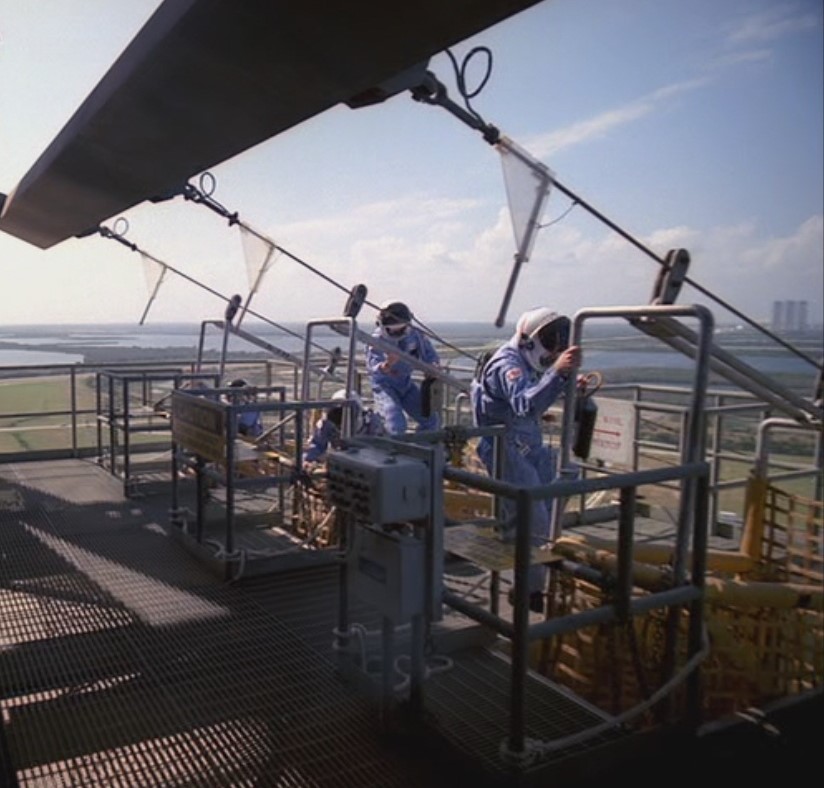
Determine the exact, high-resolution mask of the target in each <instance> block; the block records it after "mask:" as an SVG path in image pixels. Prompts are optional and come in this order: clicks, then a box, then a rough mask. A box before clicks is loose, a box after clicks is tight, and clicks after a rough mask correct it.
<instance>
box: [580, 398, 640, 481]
mask: <svg viewBox="0 0 824 788" xmlns="http://www.w3.org/2000/svg"><path fill="white" fill-rule="evenodd" d="M597 403H598V416H597V418H596V419H595V429H594V430H593V432H592V446H591V447H590V451H589V459H590V461H592V460H601V461H602V462H604V463H607V464H608V465H620V466H623V467H627V468H630V467H632V457H633V445H634V441H635V418H636V417H635V405H634V404H633V403H632V402H629V401H627V400H619V399H608V398H604V397H598V400H597Z"/></svg>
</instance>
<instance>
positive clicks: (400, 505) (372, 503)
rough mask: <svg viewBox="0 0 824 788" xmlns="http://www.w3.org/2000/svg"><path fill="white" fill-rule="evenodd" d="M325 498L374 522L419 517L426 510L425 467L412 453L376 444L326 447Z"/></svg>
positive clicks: (429, 492) (428, 499)
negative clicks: (410, 455) (327, 452)
mask: <svg viewBox="0 0 824 788" xmlns="http://www.w3.org/2000/svg"><path fill="white" fill-rule="evenodd" d="M326 465H327V473H328V481H327V495H328V498H329V502H330V503H331V504H332V505H333V506H337V507H338V509H340V510H341V511H343V512H347V513H350V514H354V515H355V516H356V517H358V518H359V519H361V520H366V521H368V522H370V523H374V524H375V525H382V524H384V523H397V522H403V521H406V520H419V519H422V518H424V517H427V516H428V515H429V513H430V508H431V502H432V490H431V485H430V479H429V467H428V466H427V464H426V463H425V462H422V461H421V460H417V459H415V458H414V457H408V456H406V455H403V454H398V453H397V452H395V451H387V450H385V449H381V448H378V447H372V446H369V447H351V448H348V449H344V450H342V451H330V452H329V454H328V457H327V464H326Z"/></svg>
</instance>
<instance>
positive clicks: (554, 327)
mask: <svg viewBox="0 0 824 788" xmlns="http://www.w3.org/2000/svg"><path fill="white" fill-rule="evenodd" d="M537 339H538V341H539V342H540V343H541V346H542V347H543V348H544V349H545V350H546V351H548V352H549V353H563V351H564V350H566V349H567V348H568V347H569V318H567V317H557V318H555V320H553V321H552V322H550V323H547V324H546V325H545V326H542V327H541V328H540V329H538V334H537Z"/></svg>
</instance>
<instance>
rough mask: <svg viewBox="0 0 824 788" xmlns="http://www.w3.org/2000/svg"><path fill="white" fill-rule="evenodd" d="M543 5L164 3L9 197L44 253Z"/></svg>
mask: <svg viewBox="0 0 824 788" xmlns="http://www.w3.org/2000/svg"><path fill="white" fill-rule="evenodd" d="M537 2H539V0H412V1H411V2H398V0H382V2H365V1H361V2H358V1H357V0H301V2H294V0H164V2H163V4H162V5H161V6H160V7H159V8H158V9H157V11H156V12H155V14H154V15H153V16H152V17H151V18H150V19H149V20H148V22H147V23H146V24H145V25H144V27H143V28H142V29H141V30H140V31H139V33H138V34H137V35H136V36H135V38H134V39H133V40H132V42H131V43H130V44H129V45H128V46H127V47H126V49H125V50H124V51H123V53H122V54H121V56H120V57H119V58H118V59H117V60H116V61H115V63H114V64H113V65H112V67H111V68H110V69H109V71H108V72H107V73H106V74H105V76H104V77H103V78H102V79H101V81H100V82H99V84H98V85H97V86H96V87H95V89H94V90H93V91H92V92H91V94H90V95H89V96H88V98H87V99H86V100H85V101H84V102H83V104H82V105H81V106H80V107H79V109H78V110H77V111H76V112H75V114H74V115H73V116H72V117H71V119H70V120H69V121H68V123H67V124H66V125H65V127H64V128H63V129H62V131H60V133H59V134H58V135H57V137H56V138H55V139H54V140H53V142H52V143H51V144H50V145H49V146H48V147H47V148H46V150H45V151H44V152H43V154H42V155H41V156H40V157H39V158H38V159H37V161H36V162H35V163H34V165H33V166H32V167H31V169H29V171H28V172H27V173H26V175H25V176H24V177H23V179H22V180H21V181H20V183H19V184H18V185H17V186H16V187H15V188H14V190H13V191H12V192H11V194H10V195H9V196H8V197H7V199H6V200H5V205H3V207H2V213H0V230H3V231H5V232H7V233H9V234H11V235H14V236H17V237H18V238H21V239H23V240H25V241H27V242H29V243H31V244H34V245H36V246H38V247H40V248H43V249H46V248H49V247H50V246H52V245H54V244H56V243H59V242H61V241H63V240H65V239H67V238H70V237H72V236H75V235H78V234H80V233H83V232H85V231H87V230H90V229H93V228H95V227H96V226H97V225H98V224H99V223H100V222H102V221H104V220H105V219H108V218H109V217H111V216H114V215H115V214H117V213H119V212H121V211H124V210H126V209H128V208H130V207H132V206H134V205H136V204H138V203H140V202H142V201H144V200H146V199H151V198H153V197H156V196H158V195H160V194H163V193H164V192H168V191H169V190H171V189H174V188H176V187H179V186H182V185H183V184H184V183H185V182H186V181H187V180H188V179H189V178H190V177H192V176H193V175H196V174H198V173H200V172H202V171H204V170H206V169H208V168H209V167H213V166H215V165H217V164H219V163H221V162H223V161H225V160H227V159H229V158H231V157H233V156H235V155H237V154H239V153H241V152H243V151H245V150H247V149H248V148H251V147H252V146H254V145H257V144H258V143H260V142H263V141H264V140H266V139H269V138H271V137H273V136H275V135H277V134H279V133H280V132H282V131H285V130H286V129H289V128H291V127H293V126H295V125H297V124H299V123H301V122H302V121H304V120H306V119H308V118H310V117H312V116H314V115H316V114H318V113H320V112H323V111H324V110H326V109H329V108H330V107H332V106H334V105H335V104H338V103H340V102H345V101H347V100H349V99H351V98H352V97H354V96H356V95H358V94H361V93H363V92H364V91H368V90H369V89H371V88H374V87H375V86H377V85H378V84H380V83H383V82H385V81H386V80H389V79H391V78H392V77H394V76H395V75H396V74H398V73H399V72H401V71H404V70H406V69H408V68H411V67H414V66H416V65H417V64H421V63H426V61H427V60H428V59H429V58H430V57H432V56H433V55H435V54H437V53H438V52H441V51H443V50H444V49H445V48H447V47H449V46H452V45H454V44H456V43H458V42H460V41H462V40H464V39H465V38H468V37H469V36H472V35H474V34H476V33H479V32H481V31H482V30H484V29H486V28H487V27H489V26H491V25H493V24H496V23H498V22H500V21H502V20H503V19H505V18H507V17H509V16H511V15H513V14H515V13H517V12H519V11H521V10H523V9H525V8H528V7H530V6H532V5H535V4H536V3H537Z"/></svg>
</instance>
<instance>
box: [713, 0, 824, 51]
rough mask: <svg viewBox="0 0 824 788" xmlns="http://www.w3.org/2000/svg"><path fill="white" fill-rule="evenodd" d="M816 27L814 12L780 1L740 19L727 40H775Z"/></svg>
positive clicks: (733, 42) (739, 42) (737, 42)
mask: <svg viewBox="0 0 824 788" xmlns="http://www.w3.org/2000/svg"><path fill="white" fill-rule="evenodd" d="M817 27H818V16H817V15H816V14H813V13H808V12H806V11H804V10H803V9H802V7H801V6H799V5H798V4H796V3H781V4H775V5H772V6H770V7H769V8H767V9H766V10H765V11H764V12H762V13H760V14H754V15H752V16H749V17H747V18H746V19H744V20H742V21H741V22H740V23H739V24H738V25H737V26H736V27H734V28H733V29H732V30H731V31H730V33H729V35H728V37H727V41H728V42H729V43H730V44H742V43H744V44H748V43H751V42H762V41H776V40H778V39H779V38H784V37H785V36H788V35H792V34H793V33H801V32H805V31H807V30H814V29H815V28H817Z"/></svg>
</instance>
